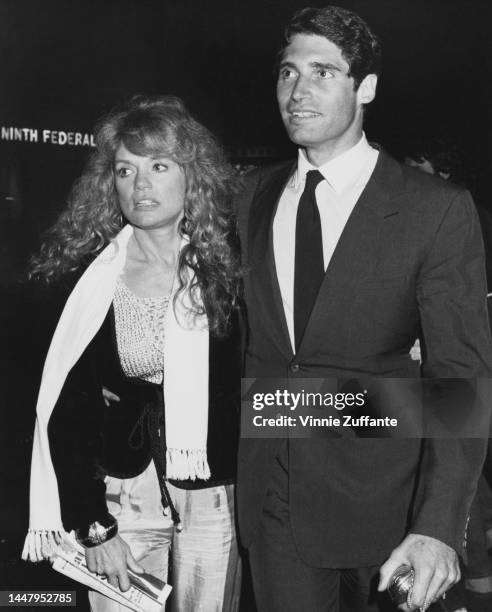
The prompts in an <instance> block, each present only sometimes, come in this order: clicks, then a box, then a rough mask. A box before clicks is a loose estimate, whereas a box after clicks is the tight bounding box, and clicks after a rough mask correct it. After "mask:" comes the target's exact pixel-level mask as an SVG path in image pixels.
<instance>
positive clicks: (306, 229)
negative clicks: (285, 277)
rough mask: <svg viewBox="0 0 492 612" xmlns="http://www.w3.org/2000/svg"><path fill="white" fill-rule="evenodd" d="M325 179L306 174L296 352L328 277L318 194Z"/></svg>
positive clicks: (300, 212)
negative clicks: (315, 192) (319, 185)
mask: <svg viewBox="0 0 492 612" xmlns="http://www.w3.org/2000/svg"><path fill="white" fill-rule="evenodd" d="M322 180H323V175H322V174H321V173H320V172H319V171H318V170H310V171H309V172H308V173H307V174H306V185H305V187H304V191H303V192H302V195H301V199H300V200H299V206H298V208H297V219H296V253H295V264H294V337H295V343H296V352H297V350H298V349H299V345H300V344H301V340H302V336H303V335H304V330H305V329H306V325H307V322H308V320H309V316H310V315H311V310H312V309H313V305H314V302H315V300H316V297H317V295H318V291H319V288H320V285H321V282H322V280H323V276H324V274H325V267H324V264H323V240H322V236H321V220H320V218H319V211H318V206H317V204H316V197H315V194H314V191H315V189H316V186H317V185H318V183H319V182H320V181H322Z"/></svg>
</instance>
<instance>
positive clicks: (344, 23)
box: [279, 6, 381, 89]
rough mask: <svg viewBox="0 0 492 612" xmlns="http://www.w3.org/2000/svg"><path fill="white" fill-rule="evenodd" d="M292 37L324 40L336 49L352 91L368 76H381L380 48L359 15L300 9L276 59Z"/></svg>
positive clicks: (332, 8)
mask: <svg viewBox="0 0 492 612" xmlns="http://www.w3.org/2000/svg"><path fill="white" fill-rule="evenodd" d="M296 34H315V35H317V36H324V37H325V38H327V39H328V40H329V41H331V42H332V43H334V44H335V45H336V46H337V47H339V49H340V50H341V52H342V57H343V58H344V60H345V61H346V62H347V64H348V65H349V72H348V76H349V77H353V79H354V87H355V89H358V87H359V85H360V84H361V82H362V81H363V79H364V78H365V77H366V76H367V75H368V74H377V75H379V73H380V72H381V44H380V42H379V40H378V38H377V37H376V35H375V34H374V33H373V32H372V31H371V29H370V28H369V26H368V25H367V23H366V22H365V21H364V20H363V19H361V18H360V17H359V15H356V14H355V13H352V12H351V11H348V10H347V9H343V8H341V7H339V6H325V7H324V8H304V9H302V10H300V11H297V12H296V13H294V15H293V16H292V18H291V20H290V21H289V23H288V24H287V26H286V28H285V31H284V38H285V44H284V46H283V47H282V49H281V50H280V53H279V58H281V57H282V55H283V52H284V50H285V48H286V46H287V45H288V44H289V43H290V42H291V40H292V37H293V36H295V35H296Z"/></svg>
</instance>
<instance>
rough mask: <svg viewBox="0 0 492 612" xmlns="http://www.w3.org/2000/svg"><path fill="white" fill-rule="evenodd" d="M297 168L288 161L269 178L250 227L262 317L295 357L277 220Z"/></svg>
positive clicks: (253, 284)
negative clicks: (277, 250) (280, 274)
mask: <svg viewBox="0 0 492 612" xmlns="http://www.w3.org/2000/svg"><path fill="white" fill-rule="evenodd" d="M294 168H295V164H294V165H292V164H291V163H289V164H284V165H283V166H282V167H281V168H279V169H276V170H275V171H274V172H273V173H271V174H270V175H269V176H268V177H267V178H266V179H265V181H264V182H263V183H262V185H261V186H260V187H259V189H258V192H257V194H256V196H255V199H254V202H253V204H252V207H251V212H250V218H249V227H248V253H249V267H250V281H251V288H252V294H253V295H254V296H255V300H256V302H257V308H259V309H260V313H261V315H260V316H263V317H266V320H268V321H269V322H270V326H269V328H270V330H271V333H272V336H273V339H274V341H275V342H276V344H277V345H278V347H279V349H280V350H281V351H282V353H284V354H285V355H286V357H287V358H288V359H291V358H292V356H293V353H292V347H291V344H290V339H289V332H288V328H287V322H286V320H285V313H284V307H283V303H282V296H281V293H280V287H279V284H278V279H277V273H276V269H275V257H274V251H273V219H274V217H275V212H276V210H277V205H278V202H279V199H280V196H281V194H282V192H283V190H284V187H285V185H286V183H287V181H288V180H289V178H290V176H291V175H292V171H293V169H294Z"/></svg>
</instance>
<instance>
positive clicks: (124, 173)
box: [116, 167, 131, 178]
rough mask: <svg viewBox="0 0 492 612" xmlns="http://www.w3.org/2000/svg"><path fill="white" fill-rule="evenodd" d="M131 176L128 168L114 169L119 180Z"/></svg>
mask: <svg viewBox="0 0 492 612" xmlns="http://www.w3.org/2000/svg"><path fill="white" fill-rule="evenodd" d="M130 174H131V170H130V168H125V167H123V168H117V169H116V176H119V177H120V178H125V177H126V176H129V175H130Z"/></svg>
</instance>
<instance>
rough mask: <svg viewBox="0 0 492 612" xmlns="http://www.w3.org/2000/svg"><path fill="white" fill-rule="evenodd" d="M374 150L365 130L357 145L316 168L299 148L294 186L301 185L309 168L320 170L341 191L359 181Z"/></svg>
mask: <svg viewBox="0 0 492 612" xmlns="http://www.w3.org/2000/svg"><path fill="white" fill-rule="evenodd" d="M372 152H373V148H372V147H371V145H370V144H369V143H368V142H367V138H366V135H365V134H364V132H363V133H362V137H361V139H360V140H359V142H358V143H357V144H356V145H354V146H353V147H352V148H350V149H349V150H348V151H345V152H344V153H342V154H341V155H338V156H337V157H335V158H334V159H331V160H330V161H327V162H326V163H325V164H323V165H322V166H320V167H319V168H316V166H313V165H312V164H311V163H310V162H309V161H308V159H307V158H306V155H305V153H304V150H303V149H299V152H298V159H297V170H296V172H295V173H294V176H293V187H295V188H297V187H299V185H300V183H301V182H302V181H304V179H305V176H306V174H307V172H309V170H319V171H320V172H321V174H322V175H323V177H324V178H325V179H326V180H327V181H328V183H329V184H330V185H331V187H332V188H333V189H334V191H335V192H336V193H341V192H343V191H344V190H345V189H347V188H348V187H350V186H351V185H354V184H355V183H356V182H357V178H358V176H359V175H360V173H361V172H362V169H363V168H364V166H365V165H366V163H367V162H368V158H369V157H370V155H371V154H372Z"/></svg>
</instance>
